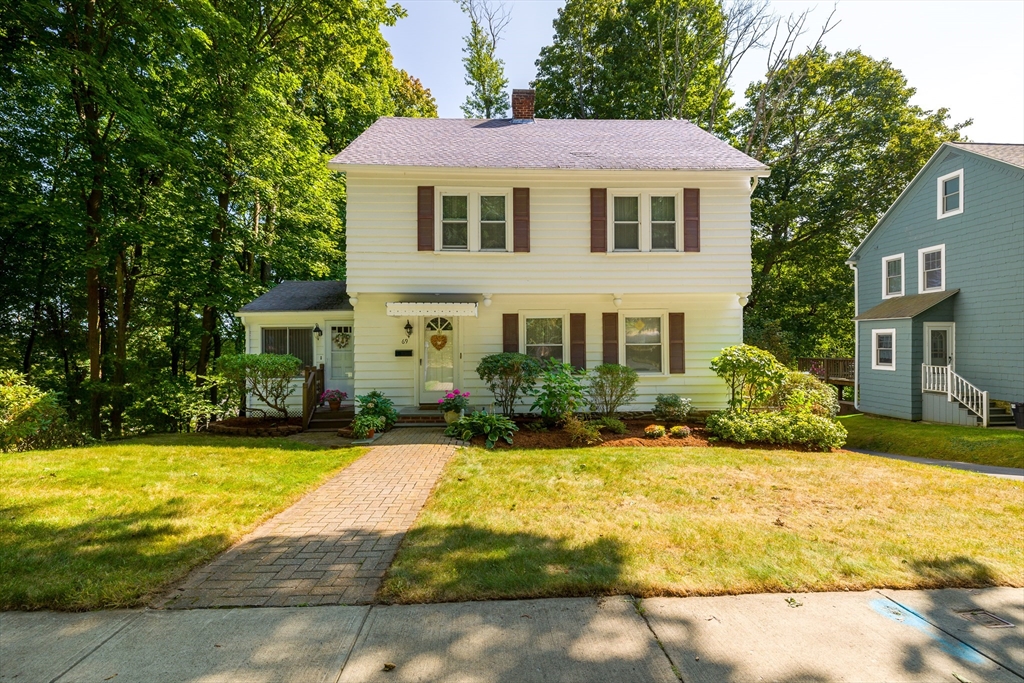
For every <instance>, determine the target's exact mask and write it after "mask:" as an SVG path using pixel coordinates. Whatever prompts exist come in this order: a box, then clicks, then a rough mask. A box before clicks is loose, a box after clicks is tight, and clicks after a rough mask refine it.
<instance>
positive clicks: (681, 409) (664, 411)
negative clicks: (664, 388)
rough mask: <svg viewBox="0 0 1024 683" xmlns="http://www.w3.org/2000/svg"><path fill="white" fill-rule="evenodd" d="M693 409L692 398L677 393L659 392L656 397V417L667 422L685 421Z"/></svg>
mask: <svg viewBox="0 0 1024 683" xmlns="http://www.w3.org/2000/svg"><path fill="white" fill-rule="evenodd" d="M691 410H693V406H692V405H691V404H690V399H688V398H680V397H679V396H678V395H677V394H658V396H657V397H656V398H655V399H654V417H656V418H658V419H659V420H664V421H665V422H683V421H684V420H685V419H686V416H687V415H689V414H690V411H691Z"/></svg>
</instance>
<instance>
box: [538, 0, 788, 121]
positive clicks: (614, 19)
mask: <svg viewBox="0 0 1024 683" xmlns="http://www.w3.org/2000/svg"><path fill="white" fill-rule="evenodd" d="M777 21H778V20H777V18H775V17H774V16H773V15H771V13H770V12H769V10H768V5H767V3H764V2H757V1H755V0H735V1H734V2H731V3H729V4H723V3H722V2H719V1H718V0H568V1H567V2H566V4H565V6H564V7H563V8H562V9H560V10H559V13H558V17H557V18H556V19H555V21H554V28H555V36H554V39H553V42H552V44H551V45H549V46H546V47H544V48H543V49H542V50H541V54H540V58H539V59H538V60H537V79H536V80H535V81H534V87H535V88H536V89H537V110H538V115H541V116H547V117H551V118H609V119H676V118H686V119H690V120H692V121H694V122H696V123H698V124H699V125H701V126H704V127H705V128H706V129H708V130H711V131H714V132H717V133H722V134H725V133H726V132H727V122H728V114H729V110H730V108H731V97H732V93H731V91H729V88H728V80H729V78H730V76H731V75H732V74H733V73H734V71H735V68H736V66H737V65H738V64H739V62H740V60H741V59H742V58H743V56H744V55H745V54H746V53H747V52H748V51H749V49H750V48H752V47H755V46H758V45H760V44H761V41H762V40H763V39H764V37H765V35H766V33H767V32H768V30H769V29H770V28H771V27H772V26H773V25H776V23H777Z"/></svg>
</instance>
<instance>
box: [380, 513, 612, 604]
mask: <svg viewBox="0 0 1024 683" xmlns="http://www.w3.org/2000/svg"><path fill="white" fill-rule="evenodd" d="M622 565H623V544H622V543H621V542H619V541H618V540H615V539H611V538H600V539H598V540H597V541H594V542H591V543H584V544H571V543H569V542H568V541H567V540H566V539H559V538H552V537H549V536H541V535H536V534H528V533H499V532H495V531H493V530H490V529H483V528H480V527H476V526H473V525H471V524H463V525H459V526H443V527H438V526H425V527H420V528H417V529H413V530H412V531H410V532H409V533H408V534H407V535H406V537H405V540H404V542H403V543H402V550H401V551H400V552H399V555H398V558H397V560H396V561H395V563H394V564H393V565H392V566H391V569H390V570H389V571H388V573H387V576H386V578H385V580H384V585H383V587H382V589H381V592H380V598H381V599H382V600H383V601H385V602H390V601H394V602H424V601H430V602H448V601H456V600H465V599H493V598H534V597H545V596H556V595H557V596H560V597H565V596H583V595H600V594H608V593H612V592H625V589H624V587H623V586H621V585H620V584H619V580H620V577H621V576H622Z"/></svg>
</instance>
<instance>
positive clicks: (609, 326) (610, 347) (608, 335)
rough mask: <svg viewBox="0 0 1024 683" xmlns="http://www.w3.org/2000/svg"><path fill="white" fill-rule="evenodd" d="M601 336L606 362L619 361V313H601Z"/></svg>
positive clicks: (615, 362)
mask: <svg viewBox="0 0 1024 683" xmlns="http://www.w3.org/2000/svg"><path fill="white" fill-rule="evenodd" d="M601 330H602V334H601V338H602V347H603V358H602V360H603V361H604V362H605V363H614V364H616V365H618V363H619V314H618V313H602V314H601Z"/></svg>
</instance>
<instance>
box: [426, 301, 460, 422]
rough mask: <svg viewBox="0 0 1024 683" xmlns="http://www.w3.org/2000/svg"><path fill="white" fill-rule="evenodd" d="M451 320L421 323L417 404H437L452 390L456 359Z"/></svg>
mask: <svg viewBox="0 0 1024 683" xmlns="http://www.w3.org/2000/svg"><path fill="white" fill-rule="evenodd" d="M455 320H456V319H455V318H449V317H445V316H433V317H430V318H424V319H423V356H422V358H421V359H420V362H421V363H422V368H421V372H420V403H430V404H433V403H437V401H438V399H440V398H444V395H445V394H447V393H448V392H450V391H451V390H452V389H454V388H455V362H456V360H457V359H458V357H459V350H458V348H457V347H458V345H457V344H456V340H455Z"/></svg>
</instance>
